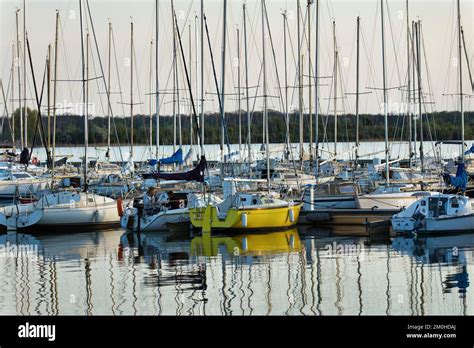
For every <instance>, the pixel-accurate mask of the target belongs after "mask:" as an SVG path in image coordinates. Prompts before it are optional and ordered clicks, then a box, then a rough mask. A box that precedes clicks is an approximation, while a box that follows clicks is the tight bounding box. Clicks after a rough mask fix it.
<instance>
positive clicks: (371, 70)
mask: <svg viewBox="0 0 474 348" xmlns="http://www.w3.org/2000/svg"><path fill="white" fill-rule="evenodd" d="M360 36H361V38H362V46H363V47H364V52H365V55H366V57H367V58H368V68H369V69H368V70H369V76H368V77H369V82H370V81H372V84H373V85H374V86H376V85H377V81H375V76H376V74H375V70H374V66H373V65H372V61H373V56H371V55H369V51H368V45H367V42H366V39H365V31H364V24H363V23H361V25H360ZM374 94H375V97H376V99H377V104H378V105H380V96H379V94H378V93H374ZM368 99H369V98H367V100H368Z"/></svg>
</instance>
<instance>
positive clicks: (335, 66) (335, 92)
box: [332, 0, 383, 158]
mask: <svg viewBox="0 0 474 348" xmlns="http://www.w3.org/2000/svg"><path fill="white" fill-rule="evenodd" d="M382 1H383V0H382ZM332 25H333V36H334V37H333V40H334V74H333V75H334V77H333V79H334V83H333V85H334V158H336V157H337V59H338V54H339V52H338V50H337V42H336V21H333V22H332Z"/></svg>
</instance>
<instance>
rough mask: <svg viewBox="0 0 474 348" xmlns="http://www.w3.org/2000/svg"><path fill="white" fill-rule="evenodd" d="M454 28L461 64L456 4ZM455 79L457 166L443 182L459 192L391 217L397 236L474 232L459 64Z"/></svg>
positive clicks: (473, 206) (418, 205) (413, 205)
mask: <svg viewBox="0 0 474 348" xmlns="http://www.w3.org/2000/svg"><path fill="white" fill-rule="evenodd" d="M457 12H458V16H457V20H458V23H457V26H458V59H459V62H461V61H462V48H463V41H462V39H461V35H462V26H461V9H460V0H457ZM458 69H459V72H458V76H459V105H460V113H461V142H460V145H461V156H462V158H461V162H460V163H459V164H458V169H457V173H456V177H453V176H451V175H449V174H447V173H445V174H443V177H444V179H445V181H447V182H448V183H449V184H450V185H451V186H454V187H456V188H457V189H459V190H461V191H462V195H458V194H438V195H436V196H433V197H430V198H424V199H423V200H421V201H420V202H417V203H414V204H412V205H411V206H410V207H409V208H408V209H406V210H405V211H402V212H401V213H399V214H396V215H394V216H393V217H392V227H393V228H394V229H395V230H396V231H397V232H407V231H416V232H418V233H443V232H444V233H453V232H472V231H474V199H472V198H469V197H466V196H465V195H464V194H465V191H466V187H467V181H468V175H467V172H466V164H465V162H466V161H465V157H466V152H467V153H469V151H466V152H465V144H466V143H465V139H464V135H465V134H464V109H463V98H464V95H463V85H462V64H458Z"/></svg>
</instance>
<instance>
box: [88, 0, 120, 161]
mask: <svg viewBox="0 0 474 348" xmlns="http://www.w3.org/2000/svg"><path fill="white" fill-rule="evenodd" d="M86 7H87V13H88V14H89V19H90V23H91V29H92V34H93V37H94V43H95V48H96V51H97V57H98V59H99V65H100V71H101V75H102V80H103V81H104V86H105V90H106V91H107V90H108V89H107V88H108V86H107V80H106V78H105V73H104V67H103V65H102V59H101V58H100V51H99V46H98V43H97V37H96V35H95V29H94V21H93V20H92V14H91V10H90V7H89V0H86ZM112 35H113V31H112ZM107 99H108V100H107V103H108V107H109V110H110V116H111V118H112V121H113V122H114V128H115V134H116V138H117V142H118V143H119V153H120V159H121V161H122V162H123V155H122V149H121V147H120V140H119V137H118V132H117V129H116V126H115V118H114V113H113V110H112V105H111V103H110V98H107ZM86 160H87V159H86Z"/></svg>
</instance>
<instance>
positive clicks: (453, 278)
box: [393, 234, 474, 299]
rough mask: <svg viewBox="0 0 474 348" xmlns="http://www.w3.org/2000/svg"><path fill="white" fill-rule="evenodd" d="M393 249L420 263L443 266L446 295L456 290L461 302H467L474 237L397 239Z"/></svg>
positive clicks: (443, 287)
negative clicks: (463, 300)
mask: <svg viewBox="0 0 474 348" xmlns="http://www.w3.org/2000/svg"><path fill="white" fill-rule="evenodd" d="M393 248H394V249H395V250H398V251H400V252H402V253H406V254H407V255H410V257H411V258H412V260H413V261H414V262H417V263H421V264H426V265H430V266H443V267H442V268H440V273H444V272H443V271H446V272H445V273H444V274H443V276H442V279H441V282H442V284H441V285H442V290H443V293H452V292H453V290H455V292H456V293H457V294H458V295H459V297H460V298H463V299H464V298H466V293H467V288H468V287H469V273H468V269H469V265H472V256H473V249H474V235H473V234H459V235H450V236H432V237H414V238H404V237H397V238H395V239H394V240H393Z"/></svg>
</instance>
